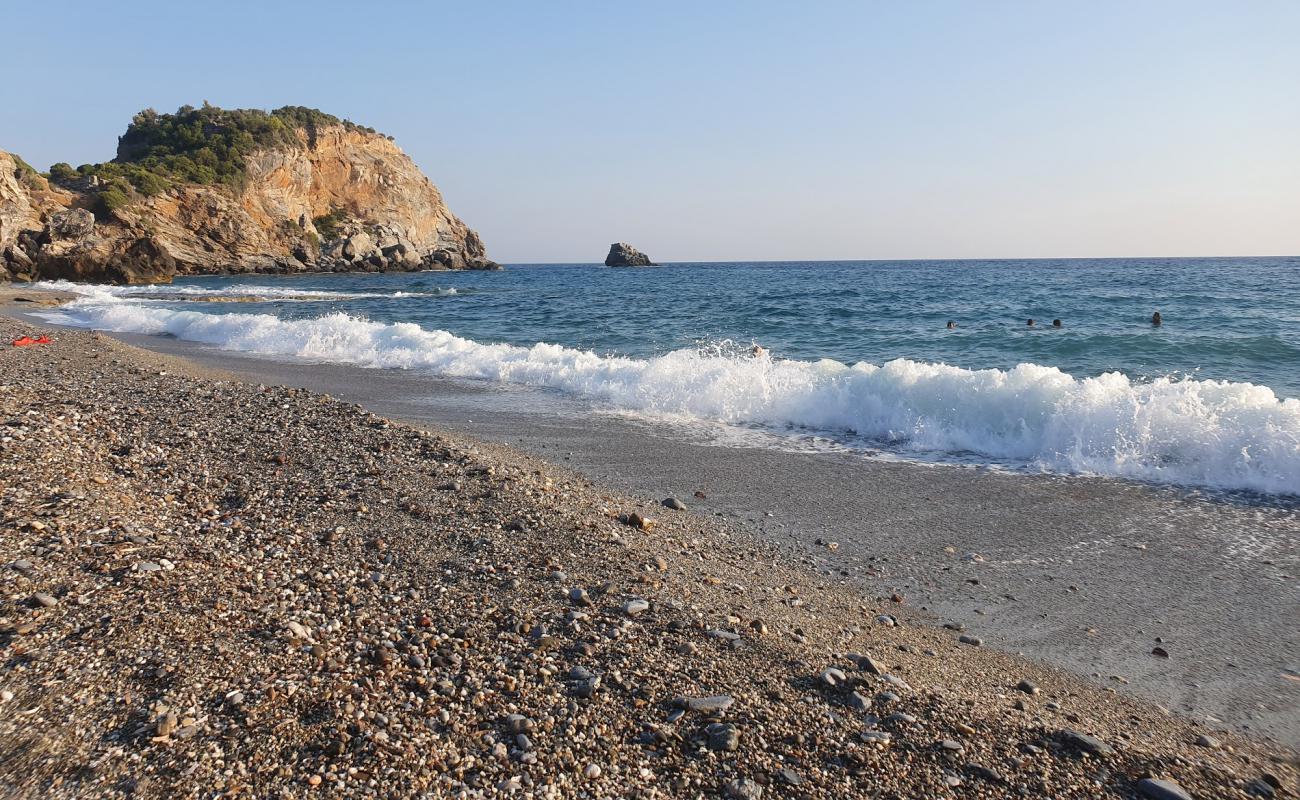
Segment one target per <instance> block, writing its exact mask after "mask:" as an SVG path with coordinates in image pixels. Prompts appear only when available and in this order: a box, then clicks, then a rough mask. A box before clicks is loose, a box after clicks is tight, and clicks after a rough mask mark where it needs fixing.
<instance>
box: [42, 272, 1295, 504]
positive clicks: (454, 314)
mask: <svg viewBox="0 0 1300 800" xmlns="http://www.w3.org/2000/svg"><path fill="white" fill-rule="evenodd" d="M41 285H42V286H44V287H46V288H51V289H60V290H64V291H72V292H75V293H77V294H78V295H80V298H79V299H77V300H76V301H74V302H72V303H71V304H69V305H66V306H63V307H61V308H59V309H57V310H55V311H51V312H48V313H45V314H44V318H45V319H46V320H48V321H49V322H51V323H57V324H61V325H72V326H77V327H83V328H94V329H100V330H106V331H115V332H129V333H137V334H155V335H162V336H171V337H176V338H179V339H183V340H188V341H192V342H196V343H201V344H203V345H206V346H210V347H217V348H222V349H225V350H231V351H240V352H244V353H248V354H253V355H257V356H260V357H270V358H281V359H292V360H306V361H310V362H316V363H320V362H331V363H342V364H351V365H357V366H360V367H369V368H375V369H388V370H410V371H417V372H420V373H424V374H429V375H437V376H442V377H445V378H449V379H455V380H458V381H473V382H487V383H492V384H503V385H511V386H514V387H521V388H523V389H525V390H528V391H533V392H535V393H536V395H537V397H538V398H544V397H563V398H566V401H571V402H576V403H580V404H586V405H588V406H589V407H590V408H591V409H592V410H593V411H599V412H601V413H616V414H626V415H629V416H635V417H639V418H643V419H648V420H663V421H665V422H672V423H673V424H683V423H687V424H689V423H692V422H697V423H699V424H701V425H708V426H714V427H716V426H723V427H731V428H734V429H736V430H744V431H760V432H762V433H763V434H764V436H765V437H766V440H767V441H772V442H777V443H780V442H782V441H787V440H791V441H793V440H799V441H803V442H810V441H811V442H821V443H824V444H825V445H826V446H827V447H831V448H834V449H836V450H837V451H841V452H842V451H844V450H851V451H856V452H860V453H862V454H863V456H864V457H875V458H891V459H903V460H917V461H924V462H928V463H934V462H940V463H942V462H953V463H961V464H967V465H969V464H983V465H987V466H989V467H992V468H998V469H1012V470H1020V471H1027V472H1045V473H1054V474H1066V475H1091V476H1108V477H1113V478H1119V479H1125V480H1135V481H1142V482H1149V483H1156V484H1162V485H1169V486H1177V487H1193V488H1197V489H1212V490H1218V491H1225V492H1236V493H1245V494H1254V495H1259V496H1264V497H1268V496H1276V497H1294V496H1297V495H1300V258H1295V257H1278V258H1132V259H1104V260H1080V259H1070V260H987V261H820V262H735V263H673V264H665V265H663V266H658V267H645V268H609V267H605V266H601V265H595V264H512V265H507V266H506V267H505V268H504V269H502V270H500V271H495V272H445V271H442V272H420V273H382V274H368V273H347V274H311V275H302V276H291V277H289V276H283V277H282V276H261V275H255V276H249V275H239V276H211V277H192V278H181V279H178V280H177V281H176V282H175V283H174V284H171V285H166V286H130V287H113V286H102V285H82V284H70V283H67V282H62V281H56V282H49V283H45V284H41ZM1157 311H1159V312H1160V315H1161V318H1162V324H1161V325H1159V326H1156V325H1153V324H1152V322H1151V317H1152V314H1153V313H1154V312H1157ZM1031 319H1032V320H1034V324H1032V325H1030V324H1029V323H1028V321H1029V320H1031ZM1054 320H1059V326H1056V325H1054V324H1053V321H1054ZM949 322H952V323H953V324H954V325H955V327H949V326H948V323H949ZM755 345H758V346H759V347H761V350H758V351H756V350H755Z"/></svg>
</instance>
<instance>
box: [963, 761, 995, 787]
mask: <svg viewBox="0 0 1300 800" xmlns="http://www.w3.org/2000/svg"><path fill="white" fill-rule="evenodd" d="M966 771H967V772H969V773H970V774H972V775H974V776H975V777H977V778H979V779H981V780H985V781H988V782H989V783H1002V775H1001V774H1000V773H998V771H997V770H994V769H989V768H988V767H986V766H984V765H983V764H974V763H971V764H967V765H966Z"/></svg>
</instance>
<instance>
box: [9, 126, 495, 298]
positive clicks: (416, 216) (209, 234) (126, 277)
mask: <svg viewBox="0 0 1300 800" xmlns="http://www.w3.org/2000/svg"><path fill="white" fill-rule="evenodd" d="M245 161H246V163H245V168H246V174H245V175H244V176H243V180H241V181H240V182H239V185H238V186H237V187H236V186H232V185H228V184H224V183H212V184H192V183H174V184H173V185H172V186H171V187H170V188H168V189H167V190H166V191H163V192H161V193H159V194H156V195H153V196H148V197H146V196H142V195H135V196H132V197H131V198H129V202H127V203H126V204H125V205H116V204H115V205H114V206H113V207H112V209H111V210H110V209H109V208H107V207H105V206H104V205H103V204H102V202H101V200H100V194H99V192H100V190H101V189H102V187H101V186H98V185H95V183H96V182H95V181H93V180H92V181H80V182H78V181H65V182H63V183H62V184H61V185H57V186H56V185H52V184H50V183H49V182H48V181H47V180H46V179H45V178H43V177H41V176H39V175H37V174H36V173H35V171H34V170H31V169H30V168H27V167H25V165H24V166H20V161H19V160H17V159H16V158H15V157H14V156H12V155H11V154H9V153H5V152H3V151H0V279H3V278H4V277H6V276H12V277H20V278H24V279H28V280H36V279H57V278H64V279H68V280H76V281H96V282H110V283H166V282H170V281H171V279H172V278H173V277H174V276H175V275H190V274H210V273H225V272H233V273H266V274H295V273H301V272H306V271H310V270H322V271H352V270H365V271H386V270H399V271H413V270H419V269H474V270H481V269H498V268H499V265H497V264H496V263H494V262H493V261H491V260H490V259H488V258H487V254H486V249H485V247H484V245H483V241H482V239H481V238H480V237H479V236H478V234H477V233H475V232H474V231H472V230H470V229H469V228H468V227H466V225H465V224H464V223H463V222H462V221H461V220H460V219H459V218H457V217H456V216H455V215H454V214H452V213H451V211H450V210H449V209H448V208H447V205H446V203H445V202H444V200H443V198H442V195H441V193H440V192H439V191H438V189H437V187H436V186H434V185H433V184H432V183H431V182H430V181H429V180H428V178H426V177H425V176H424V174H423V173H422V172H421V171H420V169H419V168H418V167H417V166H416V165H415V164H414V162H412V161H411V159H410V158H409V157H408V156H407V155H406V154H405V153H403V152H402V151H401V150H400V149H399V148H398V147H397V146H396V145H395V144H394V143H393V142H392V141H391V140H389V139H388V138H387V137H385V136H381V135H379V134H376V133H373V132H368V131H366V130H365V129H362V128H360V127H358V126H355V125H345V124H339V125H330V126H323V127H313V128H312V129H311V130H308V129H306V128H302V129H298V130H296V131H292V132H289V135H287V136H285V137H284V140H283V141H282V142H280V143H278V144H276V145H274V146H268V147H267V148H265V149H262V150H258V151H255V152H253V153H251V154H249V155H248V157H247V158H246V160H245ZM92 212H93V213H92ZM333 216H337V217H339V218H342V219H345V220H346V224H345V225H344V226H343V227H344V230H342V231H341V232H340V231H334V230H333V229H331V228H330V227H329V226H328V225H326V224H325V223H324V222H322V225H321V227H320V228H318V227H317V226H316V224H315V223H314V222H313V220H320V219H325V218H332V217H333ZM23 231H30V232H31V235H30V236H29V237H28V239H27V241H21V240H20V234H21V233H22V232H23ZM340 233H342V234H343V235H341V236H340V235H339V234H340Z"/></svg>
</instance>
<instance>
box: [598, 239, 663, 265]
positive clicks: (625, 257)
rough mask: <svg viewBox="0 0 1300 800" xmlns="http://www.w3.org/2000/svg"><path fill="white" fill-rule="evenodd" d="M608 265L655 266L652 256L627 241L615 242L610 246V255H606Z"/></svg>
mask: <svg viewBox="0 0 1300 800" xmlns="http://www.w3.org/2000/svg"><path fill="white" fill-rule="evenodd" d="M605 266H607V267H653V266H654V262H653V261H651V260H650V256H648V255H646V254H645V253H642V252H641V251H640V250H638V249H636V248H635V247H633V246H632V245H630V244H628V243H627V242H614V243H613V244H611V245H610V246H609V255H607V256H605Z"/></svg>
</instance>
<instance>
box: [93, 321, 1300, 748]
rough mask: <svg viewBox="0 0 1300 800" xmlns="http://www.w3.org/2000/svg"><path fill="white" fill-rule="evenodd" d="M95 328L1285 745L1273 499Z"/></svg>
mask: <svg viewBox="0 0 1300 800" xmlns="http://www.w3.org/2000/svg"><path fill="white" fill-rule="evenodd" d="M115 336H117V337H118V338H120V339H122V340H124V341H127V342H130V343H132V344H135V345H137V346H143V347H146V348H148V349H151V350H154V351H159V352H166V353H170V354H173V355H179V356H182V357H184V358H187V359H191V360H194V361H195V362H196V363H200V364H203V365H206V366H210V367H214V368H217V369H220V370H222V371H225V372H228V373H235V374H239V375H241V376H242V377H243V378H244V379H246V380H252V381H257V382H261V383H266V384H268V385H269V384H283V385H291V386H297V387H302V388H307V389H310V390H313V391H319V392H326V393H329V394H331V395H332V396H336V397H339V398H342V399H346V400H348V401H350V402H355V403H358V404H360V405H362V406H364V407H365V408H367V409H369V410H371V411H374V412H377V413H380V414H383V415H384V416H386V417H389V418H393V419H400V420H404V421H406V422H408V423H413V424H417V425H421V426H428V427H431V429H433V430H435V431H455V432H457V433H461V434H464V435H468V436H471V437H473V438H474V439H475V440H478V441H495V442H498V443H503V444H507V445H510V446H512V447H515V448H518V449H520V450H522V451H524V452H527V453H530V454H532V455H535V456H538V457H541V458H544V459H547V460H548V461H551V462H552V463H562V464H564V465H565V466H567V467H569V468H573V469H576V470H577V471H579V472H580V473H582V474H583V475H585V476H586V477H587V478H588V479H591V480H594V481H596V482H597V483H599V484H601V485H605V486H609V487H611V488H614V489H617V490H621V491H624V492H628V493H631V494H633V495H636V496H640V497H641V498H642V499H643V500H644V501H645V502H654V501H655V500H657V499H662V497H660V498H656V497H655V496H654V495H653V494H651V492H654V491H657V492H659V493H661V494H662V495H663V496H667V495H670V494H675V495H676V496H678V497H681V498H683V499H684V500H686V501H687V503H688V504H689V505H690V506H691V508H692V509H693V510H697V511H700V512H702V513H704V514H707V515H716V516H719V517H721V518H723V519H726V520H728V521H732V522H738V523H743V524H744V525H745V526H746V527H747V528H748V529H749V530H750V532H751V533H752V534H753V535H756V536H758V537H759V538H760V539H762V540H764V541H767V542H771V543H774V544H776V545H779V546H781V547H782V549H783V551H784V552H786V553H787V554H788V556H789V558H791V559H792V560H795V561H798V562H799V563H802V564H803V565H804V567H805V568H806V569H809V570H810V571H817V572H821V573H824V574H829V575H830V576H832V577H833V578H834V579H835V580H836V581H839V582H842V583H844V584H845V585H847V586H849V587H850V588H852V589H853V590H855V591H858V592H861V593H863V594H865V595H867V596H871V597H884V598H888V597H890V596H892V595H894V594H898V595H901V596H902V597H903V598H904V604H903V605H904V606H905V607H906V608H907V609H908V611H909V612H912V613H915V614H917V618H918V619H923V620H926V621H928V622H929V623H930V624H934V625H942V624H950V625H957V626H962V627H964V628H965V629H966V630H967V631H968V632H969V633H971V634H972V635H975V636H977V637H979V638H981V639H982V640H984V641H985V642H987V643H988V645H990V646H994V647H998V648H1000V649H1003V650H1005V651H1007V652H1013V653H1024V654H1025V655H1027V656H1029V657H1032V658H1035V659H1039V660H1042V661H1044V662H1046V663H1049V664H1053V665H1055V666H1058V667H1064V668H1066V669H1068V670H1070V671H1072V672H1073V673H1075V674H1076V675H1079V676H1081V677H1083V678H1085V679H1088V680H1091V681H1092V682H1094V683H1095V684H1097V685H1099V686H1102V687H1104V688H1109V689H1114V690H1116V691H1119V692H1123V693H1128V694H1133V695H1136V696H1138V697H1142V698H1145V699H1148V700H1151V701H1154V702H1158V703H1160V704H1161V705H1163V706H1165V707H1167V708H1170V709H1172V710H1174V711H1177V712H1179V713H1181V714H1184V715H1187V716H1189V717H1192V718H1195V719H1198V720H1201V721H1202V722H1204V723H1206V724H1208V725H1209V726H1210V727H1211V728H1212V729H1215V730H1237V731H1242V732H1255V733H1257V734H1263V735H1266V736H1270V737H1273V738H1275V739H1276V740H1278V741H1280V742H1282V743H1284V744H1287V745H1289V746H1293V747H1294V746H1296V745H1297V744H1298V743H1300V714H1297V713H1296V709H1297V708H1300V681H1298V680H1297V676H1300V663H1298V662H1297V661H1296V659H1297V657H1298V655H1297V654H1300V633H1298V632H1296V631H1294V630H1289V629H1287V627H1286V626H1285V625H1282V624H1280V620H1283V619H1287V618H1288V617H1289V616H1291V615H1292V614H1293V613H1294V609H1295V608H1296V607H1297V605H1298V604H1300V585H1298V583H1297V577H1296V576H1297V575H1300V514H1298V513H1297V511H1296V509H1294V508H1292V507H1278V508H1270V507H1255V506H1250V505H1239V504H1234V503H1230V502H1225V501H1218V500H1213V499H1208V500H1207V499H1201V498H1197V497H1195V496H1193V495H1190V494H1189V493H1187V492H1185V491H1182V490H1177V489H1170V488H1160V487H1153V486H1149V485H1145V484H1137V483H1131V482H1126V481H1120V480H1115V479H1107V478H1087V477H1076V476H1050V475H1027V474H1022V473H1006V472H997V471H987V470H979V469H972V468H967V467H958V466H952V465H918V464H914V463H908V462H893V461H880V460H870V459H864V458H861V457H857V456H853V455H848V454H834V453H798V452H788V451H779V450H771V449H765V448H761V447H752V446H745V445H743V444H742V445H736V444H734V443H724V444H721V445H718V444H710V443H707V442H701V441H699V440H697V439H695V438H692V437H691V436H689V435H684V434H683V432H682V431H680V430H676V429H672V428H665V427H664V426H661V425H654V424H649V423H644V422H638V421H635V420H629V419H627V418H624V417H618V416H612V415H606V414H598V415H592V414H590V413H586V406H584V405H583V404H581V403H576V402H569V401H567V400H565V399H564V398H563V397H559V396H555V395H554V393H543V394H538V393H536V392H531V391H529V390H522V389H518V388H517V387H496V386H493V385H490V384H484V383H477V382H464V381H453V380H447V379H441V378H433V377H429V376H422V375H419V374H417V373H410V372H403V371H396V370H375V369H365V368H360V367H352V366H344V365H335V364H307V363H304V362H294V361H288V360H274V359H269V358H264V357H250V356H248V355H244V354H238V353H231V352H227V351H221V350H217V349H215V348H211V347H206V346H200V345H196V344H194V343H190V342H184V341H180V340H175V339H170V338H165V337H150V336H138V335H125V334H122V335H115ZM611 444H613V445H614V446H611ZM696 491H703V492H704V494H705V495H706V497H707V499H705V500H698V499H694V498H693V494H694V492H696ZM829 542H835V543H836V545H837V547H836V548H835V549H834V550H831V549H829V548H828V547H827V546H826V544H825V543H829ZM975 559H978V560H975ZM1157 648H1160V649H1161V650H1163V651H1164V652H1166V653H1168V654H1169V657H1167V658H1166V657H1161V656H1158V655H1155V654H1154V652H1153V651H1155V650H1156V649H1157Z"/></svg>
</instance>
